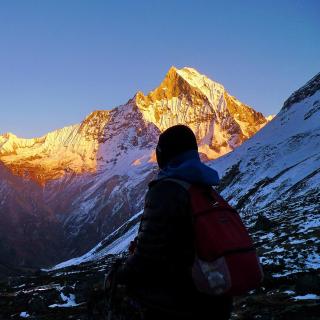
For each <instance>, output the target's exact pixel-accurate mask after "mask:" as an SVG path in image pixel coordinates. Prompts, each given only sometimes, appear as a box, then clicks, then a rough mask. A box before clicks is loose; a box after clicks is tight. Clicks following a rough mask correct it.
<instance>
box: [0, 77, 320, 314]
mask: <svg viewBox="0 0 320 320" xmlns="http://www.w3.org/2000/svg"><path fill="white" fill-rule="evenodd" d="M319 119H320V74H318V75H316V76H315V77H314V78H313V79H311V80H310V81H309V82H308V83H307V84H306V85H305V86H303V87H301V88H300V89H299V90H297V91H296V92H295V93H293V94H292V95H291V96H290V97H289V99H288V100H287V101H286V102H285V103H284V106H283V108H282V109H281V111H280V112H279V114H278V115H277V116H276V117H274V119H273V120H272V121H271V122H270V123H268V124H267V125H266V126H265V127H264V128H262V129H261V130H260V131H259V132H258V133H257V134H256V135H254V136H253V137H252V138H250V139H249V140H248V141H245V142H244V143H243V144H242V145H241V146H239V147H238V148H236V149H235V150H234V151H232V152H230V153H228V154H226V155H224V156H222V157H220V158H218V159H216V160H213V161H209V162H207V164H208V165H210V166H212V167H213V168H215V169H217V170H218V171H219V173H220V176H221V177H222V181H221V184H220V186H219V191H220V192H221V193H222V194H223V196H224V197H225V198H227V199H228V200H229V201H230V203H231V204H232V205H233V206H235V207H236V208H237V209H238V210H239V212H240V214H241V216H242V218H243V220H244V222H245V224H246V225H247V226H248V228H249V230H250V233H251V234H252V236H253V239H254V242H255V244H256V247H257V250H258V252H259V254H260V256H261V262H262V264H263V267H264V272H265V278H264V281H263V283H262V287H261V288H260V289H258V290H252V291H250V292H249V294H247V295H245V296H241V297H237V298H235V301H234V312H233V314H232V317H231V319H232V320H236V319H238V320H239V319H241V320H244V319H274V320H284V319H304V320H316V319H319V314H320V304H319V300H320V290H319V288H320V252H319V247H320V246H319V243H320V240H319V234H320V233H319V231H320V222H319V221H320V219H319V218H320V217H319V214H320V188H319V185H320V153H319V150H320V148H319V147H320V145H319V144H320V122H319ZM152 130H153V129H152ZM158 130H159V129H158ZM147 159H149V157H147ZM120 160H121V161H124V158H118V161H120ZM148 161H149V160H148ZM148 161H146V162H145V161H144V160H143V159H142V161H141V160H140V162H139V161H133V162H134V163H135V165H134V166H132V170H141V171H140V173H141V174H142V173H143V172H144V173H145V176H144V177H142V178H141V180H139V181H144V180H143V179H145V180H148V179H150V178H151V176H152V175H153V174H154V172H152V170H153V169H154V168H155V166H154V165H153V162H150V163H149V162H148ZM121 163H125V162H121ZM141 166H142V169H141ZM116 168H117V170H120V169H119V167H116ZM124 168H127V172H128V171H129V170H128V167H125V165H124ZM0 169H1V170H5V172H6V177H7V179H10V181H12V180H11V179H12V174H11V175H10V171H9V170H8V169H7V168H5V167H4V166H2V167H0ZM144 170H145V171H144ZM0 172H4V171H0ZM138 172H139V171H130V177H131V179H137V177H138V176H139V174H138ZM2 174H3V173H2ZM110 176H112V173H110ZM2 177H3V175H2V176H1V178H2ZM89 177H91V178H90V179H91V180H90V179H88V178H89ZM121 178H123V177H121ZM15 179H22V178H21V177H19V176H15ZM73 179H75V180H73ZM81 179H83V180H81ZM100 179H102V180H103V179H104V180H103V182H101V184H99V183H100ZM108 179H109V176H107V177H104V176H103V172H102V173H101V176H99V173H96V176H94V175H93V173H90V174H88V175H87V176H85V177H79V180H76V177H75V176H73V178H72V177H69V178H68V179H65V180H63V182H61V181H59V179H58V180H57V181H52V182H49V183H47V184H45V187H44V190H48V189H49V187H50V188H53V187H52V185H53V184H54V183H57V182H58V181H59V183H60V184H61V190H68V191H72V190H73V188H75V189H76V187H75V186H76V185H83V186H84V187H83V190H85V194H86V195H88V198H87V202H83V203H85V204H87V205H88V207H89V204H90V201H89V199H90V197H91V199H94V198H93V197H94V193H95V192H97V191H99V193H98V194H99V196H101V194H102V193H101V192H100V189H99V187H98V186H104V185H105V184H107V185H108V186H109V187H110V188H109V189H103V187H102V189H103V190H107V192H110V190H114V189H112V185H111V184H108V183H107V181H108ZM119 179H120V178H119ZM123 179H124V178H123ZM98 180H99V183H97V185H95V181H98ZM1 181H2V180H1ZM81 181H82V182H81ZM84 181H87V183H88V185H87V186H86V185H85V183H84ZM123 181H125V180H123ZM27 182H28V180H27V181H25V183H27ZM116 182H117V181H114V183H115V186H116V191H114V192H113V195H112V192H111V194H110V197H111V198H112V197H115V194H116V193H117V192H119V190H123V189H121V188H122V185H116ZM28 183H33V185H37V184H36V183H34V182H32V181H31V182H30V181H29V182H28ZM81 183H83V184H81ZM126 183H127V184H126V188H127V189H125V192H128V194H130V192H132V188H134V186H136V185H137V184H135V183H136V182H134V183H132V184H131V185H130V184H129V181H127V182H126ZM4 185H6V183H5V184H4ZM12 185H13V186H15V183H13V182H12ZM50 185H51V186H50ZM17 186H19V183H18V184H17ZM117 186H118V188H117ZM30 187H31V186H30ZM67 187H68V188H69V189H63V188H67ZM1 188H3V184H1ZM25 188H26V189H27V188H29V186H28V185H26V186H25ZM90 188H91V189H90ZM141 188H142V186H141ZM136 189H138V188H136ZM21 190H22V189H21ZM51 190H52V189H51ZM88 190H90V191H91V192H92V194H91V195H89V192H88ZM130 190H131V191H130ZM18 193H19V192H18ZM80 193H82V192H80ZM67 194H68V193H67ZM68 195H69V196H70V198H72V199H74V198H75V196H74V194H72V193H70V194H68ZM60 196H61V198H60V199H57V200H56V201H57V203H59V201H60V200H63V199H65V196H64V195H60ZM78 196H79V199H81V197H80V195H78ZM129 196H130V197H131V196H132V195H129ZM52 197H53V198H52V199H54V193H53V194H52ZM123 197H124V196H123ZM143 198H144V192H140V193H139V192H137V193H136V198H135V202H134V203H141V202H143ZM46 199H47V198H46ZM52 199H51V200H52ZM83 199H86V198H83ZM27 200H28V199H27ZM83 201H84V200H83ZM92 201H93V200H92ZM103 201H105V200H103ZM93 202H94V201H93ZM22 203H24V202H22ZM39 203H41V202H39ZM62 207H63V204H62ZM111 207H112V206H111ZM111 207H110V208H111ZM138 207H140V205H137V209H136V211H134V208H132V210H133V211H134V212H135V214H134V215H132V216H130V218H129V219H127V220H125V222H124V223H123V224H119V227H115V228H114V231H113V232H111V233H109V234H108V235H107V236H106V237H105V238H104V239H103V240H102V241H100V242H99V243H98V244H96V245H95V246H93V248H92V249H91V250H89V251H88V252H86V253H85V254H84V255H81V256H79V257H77V258H73V259H71V260H68V261H65V262H63V263H60V264H58V265H56V266H55V267H53V268H51V269H50V270H42V271H41V272H39V271H37V272H34V271H32V270H28V271H27V272H25V274H24V275H23V276H21V275H12V276H11V277H10V281H8V284H6V283H4V282H2V283H0V297H1V299H0V317H1V316H3V318H4V319H9V318H10V319H21V317H26V316H28V317H29V316H30V319H31V318H32V319H33V318H37V319H38V318H39V319H40V318H41V319H48V320H49V319H53V318H58V319H86V318H87V314H86V313H87V312H88V306H90V307H91V309H92V313H93V314H94V315H95V316H96V317H97V318H103V317H104V316H105V310H106V309H107V308H108V304H107V303H106V301H105V295H104V292H103V289H101V288H102V286H103V282H104V274H105V272H106V271H107V270H109V268H110V265H111V263H112V262H113V261H114V259H115V257H116V256H117V254H119V253H122V252H124V251H125V250H126V249H127V247H128V244H129V243H130V241H131V240H132V238H133V237H134V236H135V234H136V233H137V228H138V225H139V219H140V215H141V212H142V211H139V209H138ZM85 208H87V207H86V206H85V205H84V208H83V216H86V212H91V211H90V210H89V211H86V210H85ZM120 212H121V210H120V211H117V212H115V213H114V214H115V215H117V214H119V213H120ZM74 214H75V216H76V213H74ZM92 214H94V210H93V211H92ZM45 216H46V215H45ZM75 221H77V220H75ZM0 243H1V242H0ZM1 271H2V268H1V266H0V274H1ZM11 272H12V273H14V272H17V270H13V271H11ZM99 295H100V296H101V297H103V298H102V299H99ZM86 302H89V303H88V304H86Z"/></svg>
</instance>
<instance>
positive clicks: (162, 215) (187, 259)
mask: <svg viewBox="0 0 320 320" xmlns="http://www.w3.org/2000/svg"><path fill="white" fill-rule="evenodd" d="M199 161H200V160H199ZM209 169H210V168H209ZM210 170H212V169H210ZM173 171H174V170H173ZM171 172H172V170H171ZM160 176H161V178H160V179H158V180H155V181H153V182H151V183H150V185H149V191H148V193H147V195H146V199H145V208H144V213H143V215H142V220H141V224H140V228H139V232H138V236H137V247H136V250H135V252H134V254H133V255H131V256H130V257H129V258H128V259H127V261H126V263H125V264H124V265H123V266H122V267H121V268H120V269H119V271H118V273H117V279H118V281H119V282H120V283H123V284H126V285H127V286H128V287H129V288H130V289H131V290H132V292H134V294H135V295H136V296H138V297H140V299H141V300H143V302H144V303H145V304H146V305H147V306H150V308H155V309H157V308H159V312H161V311H165V312H168V313H175V314H177V315H180V316H182V318H183V319H184V318H186V319H187V318H188V317H187V316H190V317H191V318H194V317H195V316H197V318H198V319H201V317H199V312H200V311H201V310H205V309H206V308H208V309H207V310H210V313H211V314H212V313H213V310H212V306H213V305H214V304H215V303H216V304H217V307H216V308H217V309H218V308H220V309H221V310H223V312H222V313H223V314H226V312H227V313H228V314H229V313H230V308H231V304H232V301H231V299H228V298H216V297H211V296H206V295H203V294H200V293H198V292H197V290H196V288H195V287H194V285H193V281H192V275H191V269H192V265H193V261H194V258H195V248H194V233H193V222H192V212H191V204H190V198H189V194H188V191H187V190H186V189H185V188H184V187H183V186H181V185H180V184H178V183H177V182H174V181H172V180H168V179H166V178H170V177H173V178H180V179H181V176H175V175H174V174H171V175H165V176H163V174H162V175H161V174H160ZM184 180H186V181H187V180H188V179H186V178H185V179H184ZM189 182H192V181H190V180H189ZM217 311H219V310H216V311H215V314H217ZM210 313H209V314H210ZM191 318H190V319H191ZM209 319H210V318H209ZM214 319H228V318H227V317H222V318H218V317H216V318H214Z"/></svg>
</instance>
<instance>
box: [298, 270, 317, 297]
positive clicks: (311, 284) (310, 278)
mask: <svg viewBox="0 0 320 320" xmlns="http://www.w3.org/2000/svg"><path fill="white" fill-rule="evenodd" d="M295 291H296V292H297V293H298V294H308V293H315V294H320V275H319V274H312V273H309V274H306V275H303V276H302V277H300V278H298V279H297V281H296V285H295Z"/></svg>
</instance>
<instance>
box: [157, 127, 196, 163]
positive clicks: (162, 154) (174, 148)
mask: <svg viewBox="0 0 320 320" xmlns="http://www.w3.org/2000/svg"><path fill="white" fill-rule="evenodd" d="M189 150H198V145H197V140H196V137H195V135H194V133H193V131H192V130H191V129H190V128H189V127H187V126H184V125H182V124H179V125H176V126H173V127H170V128H168V129H167V130H165V131H164V132H162V133H161V134H160V136H159V141H158V145H157V148H156V156H157V162H158V165H159V167H160V168H161V169H162V168H164V167H165V166H167V164H168V163H169V162H170V161H171V160H173V159H174V158H175V157H177V156H178V155H180V154H182V153H184V152H186V151H189Z"/></svg>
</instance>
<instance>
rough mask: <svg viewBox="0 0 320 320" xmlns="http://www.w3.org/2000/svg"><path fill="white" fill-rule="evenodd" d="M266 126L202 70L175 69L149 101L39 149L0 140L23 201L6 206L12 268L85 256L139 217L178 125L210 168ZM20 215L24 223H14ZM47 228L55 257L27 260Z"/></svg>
mask: <svg viewBox="0 0 320 320" xmlns="http://www.w3.org/2000/svg"><path fill="white" fill-rule="evenodd" d="M267 121H268V120H267V119H266V118H264V116H263V115H262V114H261V113H258V112H256V111H254V110H253V109H252V108H250V107H248V106H246V105H244V104H242V103H241V102H239V101H238V100H237V99H235V98H234V97H232V96H230V95H229V94H228V93H227V92H226V90H225V89H224V88H223V86H222V85H220V84H218V83H216V82H214V81H211V80H210V79H208V78H207V77H206V76H204V75H201V74H199V73H198V72H197V71H196V70H194V69H192V68H183V69H181V70H178V69H176V68H174V67H172V68H171V69H170V70H169V72H168V74H167V75H166V76H165V79H164V80H163V82H162V83H161V85H160V86H159V87H158V88H156V89H155V90H154V91H152V92H151V93H150V94H148V95H146V96H145V95H143V94H142V93H141V92H139V93H137V94H136V95H135V96H134V97H133V98H132V99H131V100H129V101H128V102H127V103H126V104H124V105H122V106H119V107H116V108H114V109H112V110H102V111H95V112H93V113H91V114H90V115H89V116H88V117H87V118H86V119H85V120H84V121H83V122H82V123H80V124H77V125H72V126H69V127H66V128H63V129H59V130H56V131H53V132H50V133H48V134H47V135H45V136H43V137H40V138H35V139H21V138H18V137H16V136H15V135H13V134H11V133H8V134H5V135H2V136H0V163H1V164H2V167H3V168H5V170H6V175H7V177H6V178H5V179H4V180H3V181H2V187H3V188H4V189H8V188H9V189H8V190H13V191H10V193H12V194H15V193H17V194H19V197H20V200H19V202H18V201H17V200H16V198H15V197H13V196H12V197H8V198H5V197H4V195H5V193H2V194H1V196H0V215H1V216H2V217H4V218H3V219H2V222H1V228H2V230H3V233H2V238H3V243H6V249H2V250H12V252H13V253H14V255H15V256H16V258H15V259H12V261H11V262H13V263H15V264H16V263H18V264H21V265H26V264H29V263H32V265H33V266H36V265H40V264H41V265H45V264H50V263H54V262H57V261H59V260H60V261H61V260H64V259H66V258H67V257H72V256H76V255H79V254H82V253H84V252H86V251H87V250H89V249H90V248H92V247H93V246H94V245H95V244H96V243H97V242H99V241H100V240H101V239H103V238H104V237H105V236H106V235H108V234H110V233H111V232H113V231H114V230H116V229H117V228H118V227H119V226H120V225H121V224H122V223H123V222H125V221H126V220H127V219H128V218H130V217H131V216H132V215H133V214H134V213H136V212H138V211H139V210H140V209H141V208H142V206H143V200H142V199H143V195H144V193H145V191H146V187H147V183H148V181H150V180H151V179H152V177H153V176H154V174H155V171H156V166H155V156H154V149H155V145H156V142H157V138H158V135H159V133H160V132H161V131H163V130H165V129H166V128H168V127H169V126H171V125H174V124H177V123H183V124H187V125H189V126H190V127H191V128H192V129H193V130H194V131H195V133H196V136H197V140H198V142H199V145H200V151H201V152H202V155H203V159H213V158H216V157H218V156H220V155H222V154H225V153H226V152H229V151H230V150H233V149H234V148H235V147H237V146H239V145H240V144H241V143H242V142H243V141H245V140H246V139H247V138H249V137H250V136H252V135H253V134H254V133H255V132H256V131H257V130H259V129H260V128H261V127H262V126H264V125H265V124H266V123H267ZM9 176H10V177H9ZM13 180H14V181H15V183H11V181H13ZM21 186H25V187H24V188H23V190H22V189H21ZM31 202H34V203H36V204H35V206H36V208H35V207H33V206H30V203H31ZM15 206H17V208H16V210H17V211H19V212H21V214H20V216H21V219H14V215H15V213H14V211H15ZM18 206H19V208H18ZM8 207H10V208H11V209H10V210H9V209H8ZM22 217H29V220H28V221H30V223H29V222H28V225H30V226H31V227H30V228H29V229H28V228H27V229H25V230H26V231H25V232H22V233H21V232H20V231H19V230H20V229H21V228H24V226H25V224H26V222H25V221H24V218H22ZM48 225H49V226H52V228H51V229H52V232H51V230H50V232H48V238H49V240H50V241H49V242H51V243H54V244H55V245H57V250H54V253H51V251H50V250H51V247H50V250H48V251H47V255H46V257H47V258H46V259H42V257H43V255H42V254H39V255H37V254H33V255H32V256H30V257H29V258H28V259H27V256H28V254H27V252H28V250H25V248H27V247H29V244H30V243H32V244H33V246H32V248H33V250H34V252H35V253H36V252H38V249H39V250H40V246H41V247H43V248H44V247H46V243H47V242H46V241H41V239H40V238H41V237H40V238H39V237H36V239H38V240H37V241H33V240H32V239H34V237H35V236H34V233H38V234H39V235H40V234H43V232H44V233H46V232H47V230H48V228H47V227H43V226H48ZM49 229H50V228H49ZM31 230H32V232H31ZM33 230H35V231H34V232H33ZM53 230H54V232H53ZM55 235H57V236H55ZM15 239H20V240H19V241H16V240H15ZM61 243H63V244H64V245H63V248H62V249H61V250H60V249H59V248H61V246H60V244H61ZM0 250H1V249H0ZM22 252H25V256H26V257H24V256H22ZM40 252H43V250H42V249H41V250H40ZM0 255H1V252H0ZM50 257H51V258H50ZM26 259H27V260H26ZM8 261H10V258H9V260H8Z"/></svg>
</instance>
